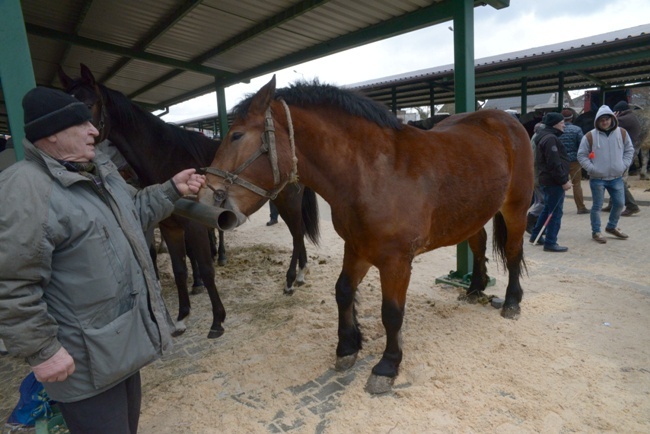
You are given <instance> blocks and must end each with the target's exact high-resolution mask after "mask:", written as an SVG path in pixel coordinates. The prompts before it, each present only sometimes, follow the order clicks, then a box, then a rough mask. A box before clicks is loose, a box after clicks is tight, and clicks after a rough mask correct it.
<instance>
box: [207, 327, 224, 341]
mask: <svg viewBox="0 0 650 434" xmlns="http://www.w3.org/2000/svg"><path fill="white" fill-rule="evenodd" d="M223 332H225V330H224V329H223V327H221V326H219V328H218V329H216V330H215V329H210V333H208V339H216V338H218V337H220V336H221V335H223Z"/></svg>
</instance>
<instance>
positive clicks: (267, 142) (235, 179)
mask: <svg viewBox="0 0 650 434" xmlns="http://www.w3.org/2000/svg"><path fill="white" fill-rule="evenodd" d="M281 102H282V104H283V106H284V109H285V113H286V114H287V119H288V123H289V138H290V142H291V153H292V168H291V174H290V176H289V177H288V178H287V180H286V181H284V182H282V183H280V168H279V166H278V152H277V148H276V146H275V124H274V123H273V116H272V114H271V106H269V107H268V108H267V109H266V113H265V120H264V132H263V133H262V144H261V146H260V147H259V149H258V150H257V151H256V152H255V153H253V155H251V156H250V157H249V158H248V159H247V160H246V161H244V163H242V164H241V165H240V166H239V167H238V168H237V169H235V170H234V171H233V172H226V171H225V170H221V169H217V168H215V167H204V168H202V169H201V170H202V171H203V172H205V173H209V174H211V175H216V176H219V177H221V178H223V180H224V183H225V189H226V190H228V189H230V186H231V185H233V184H236V185H239V186H241V187H244V188H246V189H248V190H250V191H252V192H253V193H255V194H257V195H259V196H262V197H265V198H267V199H271V200H274V199H275V198H276V197H277V196H278V193H279V192H280V191H282V189H283V188H284V187H285V186H286V185H287V184H288V183H289V182H297V181H298V175H297V172H298V171H297V163H298V160H297V158H296V146H295V142H294V136H293V124H292V123H291V113H290V111H289V107H288V106H287V103H286V102H285V101H284V100H281ZM263 154H268V156H269V161H270V163H271V169H272V171H273V187H274V188H273V189H272V190H265V189H263V188H261V187H258V186H256V185H255V184H253V183H251V182H249V181H246V180H245V179H242V178H240V177H239V174H240V173H241V172H243V171H244V170H245V169H246V168H247V167H248V166H250V165H251V164H252V163H253V161H255V160H257V158H258V157H260V156H261V155H263ZM208 188H210V189H211V190H212V191H213V192H214V194H215V199H217V200H219V199H218V198H217V195H218V196H220V197H221V198H220V200H221V201H223V200H225V197H223V196H224V195H223V194H222V193H220V192H218V191H216V190H215V189H214V187H212V186H210V185H209V184H208Z"/></svg>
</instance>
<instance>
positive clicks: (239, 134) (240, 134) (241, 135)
mask: <svg viewBox="0 0 650 434" xmlns="http://www.w3.org/2000/svg"><path fill="white" fill-rule="evenodd" d="M242 137H244V133H240V132H235V133H232V140H233V141H234V140H239V139H241V138H242Z"/></svg>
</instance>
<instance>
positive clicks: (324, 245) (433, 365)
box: [0, 180, 650, 434]
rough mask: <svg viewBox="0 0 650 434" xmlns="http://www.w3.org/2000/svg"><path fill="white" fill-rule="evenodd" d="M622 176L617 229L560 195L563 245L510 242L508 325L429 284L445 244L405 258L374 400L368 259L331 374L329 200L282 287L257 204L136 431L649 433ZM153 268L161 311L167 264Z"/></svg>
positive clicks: (638, 229)
mask: <svg viewBox="0 0 650 434" xmlns="http://www.w3.org/2000/svg"><path fill="white" fill-rule="evenodd" d="M631 183H632V192H633V194H634V196H635V197H636V199H637V200H638V201H639V202H640V203H641V205H642V206H641V209H642V211H641V213H640V214H637V215H635V216H633V217H627V218H621V221H620V223H619V226H620V227H621V229H622V230H623V231H624V232H627V233H629V234H630V239H629V240H626V241H621V240H617V239H614V238H609V239H608V243H607V244H605V245H599V244H596V243H595V242H593V241H592V240H591V231H590V226H589V215H577V214H576V212H575V205H574V204H573V200H572V199H571V198H567V201H566V202H565V207H564V209H565V215H564V218H563V220H562V229H561V231H560V236H559V241H560V243H561V244H562V245H566V246H568V247H569V252H568V253H563V254H557V253H548V252H543V251H542V248H541V247H537V246H533V245H531V244H529V243H528V242H526V243H525V258H526V262H527V265H528V276H527V277H525V278H524V279H523V282H522V286H523V288H524V291H525V294H524V300H523V303H522V314H521V317H520V318H519V319H518V320H516V321H511V320H505V319H503V318H502V317H501V316H500V315H499V311H498V310H497V309H494V308H493V307H491V306H490V305H469V304H466V303H464V302H462V301H459V300H458V296H459V294H460V293H461V290H460V289H458V288H456V287H454V286H450V285H445V284H437V283H435V279H436V278H437V277H441V276H444V275H446V274H447V273H448V272H449V271H450V270H453V269H455V267H456V248H455V247H448V248H444V249H439V250H437V251H434V252H430V253H427V254H424V255H422V256H419V257H418V258H416V260H415V262H414V265H413V276H412V279H411V284H410V287H409V292H408V299H407V300H408V301H407V314H406V318H405V322H404V326H403V329H402V330H403V341H404V359H403V362H402V364H401V369H400V374H399V376H398V378H397V380H396V381H395V385H394V388H393V391H392V392H391V393H388V394H385V395H381V396H371V395H369V394H368V393H367V392H365V391H364V386H365V383H366V380H367V378H368V375H369V374H370V370H371V368H372V366H374V364H375V363H377V362H378V360H379V357H380V355H381V353H382V351H383V349H384V346H385V334H384V329H383V326H382V324H381V318H380V301H381V292H380V286H379V279H378V273H377V272H376V270H375V269H371V271H370V273H369V274H368V276H367V277H366V278H365V280H364V281H363V283H362V284H361V287H360V291H359V303H358V306H357V307H358V312H359V321H360V323H361V327H362V330H363V333H364V336H365V342H364V348H363V350H362V351H361V352H360V354H359V360H358V361H357V364H356V365H355V366H354V367H353V368H352V369H351V370H349V371H347V372H344V373H339V372H336V371H334V370H333V367H334V363H335V348H336V344H337V310H336V302H335V299H334V284H335V282H336V279H337V277H338V274H339V272H340V266H341V261H342V251H343V243H342V241H341V239H340V238H339V237H338V235H337V234H336V233H335V232H334V230H333V228H332V225H331V221H330V216H329V210H328V209H327V206H326V204H322V205H321V231H322V242H321V245H320V247H315V246H313V245H308V247H307V248H308V252H309V259H310V274H308V275H307V284H306V285H304V286H302V287H300V288H298V289H297V291H296V293H295V294H294V295H293V296H285V295H283V294H282V288H283V285H284V274H285V272H286V267H287V265H288V262H289V257H290V249H291V237H290V235H289V232H288V231H287V229H286V226H285V225H284V223H282V222H280V223H279V224H277V225H275V226H272V227H267V226H265V223H266V221H267V220H268V206H265V207H263V208H262V209H261V210H260V211H259V212H258V213H256V214H255V215H253V216H251V218H250V221H249V222H247V223H246V224H245V225H243V226H241V227H240V228H238V229H236V230H235V231H234V232H232V233H229V234H227V236H226V238H227V249H228V255H229V262H228V264H227V265H226V266H225V267H217V268H216V271H217V284H218V288H219V292H220V294H221V297H222V300H223V303H224V305H225V306H226V310H227V312H228V316H227V319H226V322H225V324H224V327H225V328H226V332H225V334H224V335H223V336H222V337H220V338H218V339H215V340H208V339H207V338H206V336H207V333H208V328H209V325H210V321H211V314H210V311H209V302H208V296H207V294H205V293H203V294H199V295H196V296H193V298H192V302H193V314H192V316H191V317H190V319H189V320H188V321H187V326H188V330H187V332H186V333H185V334H184V335H183V336H181V337H179V338H177V339H176V347H175V351H174V354H173V355H172V356H171V357H169V358H168V359H167V360H163V361H158V362H156V363H154V364H153V365H151V366H149V367H147V368H145V369H144V370H143V371H142V378H143V394H144V398H143V407H142V416H141V420H140V432H141V433H142V434H153V433H156V434H166V433H170V434H171V433H197V434H198V433H234V434H240V433H241V434H244V433H284V432H290V433H352V432H354V433H373V434H374V433H393V434H397V433H409V434H410V433H518V434H519V433H574V432H575V433H593V432H600V433H648V432H650V333H649V330H650V278H649V277H648V271H649V270H648V254H647V252H648V250H647V249H648V247H649V241H650V231H649V230H648V229H649V223H650V207H648V205H650V192H645V191H644V190H645V189H647V188H650V181H637V180H632V182H631ZM583 186H584V188H585V195H586V196H587V198H588V199H589V200H590V198H589V196H590V192H589V187H588V184H587V183H586V182H583ZM587 205H588V206H590V202H588V203H587ZM601 215H602V218H603V219H606V214H605V213H602V214H601ZM604 221H605V220H603V223H604ZM488 228H489V225H488ZM488 232H489V229H488ZM490 242H491V238H490ZM163 260H164V261H166V255H163ZM162 269H163V270H164V277H163V279H164V282H163V283H164V291H165V297H166V300H167V301H168V305H169V308H170V311H171V312H172V313H173V314H174V315H175V312H176V305H177V301H176V293H175V289H174V287H173V281H172V276H171V269H170V267H169V264H168V262H165V263H164V264H163V266H162ZM488 270H489V272H490V275H491V276H492V277H495V278H496V284H495V286H492V287H489V288H488V290H487V293H488V294H494V295H496V296H498V297H503V296H504V294H505V286H506V282H507V279H506V275H505V274H504V273H503V270H500V269H497V266H496V261H494V260H492V261H491V262H490V263H489V264H488ZM5 359H7V358H0V372H4V371H6V369H5V368H6V367H7V366H8V362H6V361H5ZM12 375H14V376H15V377H16V379H17V381H19V380H20V378H21V377H19V376H18V374H16V373H14V374H12ZM14 382H15V380H14ZM0 386H2V390H3V393H2V395H3V397H2V401H3V402H2V403H3V404H5V406H6V403H7V402H13V403H15V400H16V399H17V388H15V389H8V388H7V387H5V385H0ZM7 391H9V392H8V393H9V395H6V393H7ZM2 416H4V413H3V414H2Z"/></svg>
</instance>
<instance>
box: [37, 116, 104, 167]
mask: <svg viewBox="0 0 650 434" xmlns="http://www.w3.org/2000/svg"><path fill="white" fill-rule="evenodd" d="M98 135H99V132H98V131H97V128H95V127H94V126H93V124H92V123H90V121H87V122H84V123H83V124H80V125H75V126H72V127H69V128H66V129H65V130H63V131H59V132H58V133H55V134H53V135H51V136H49V137H44V138H42V139H40V140H37V143H36V146H37V147H38V148H39V149H41V150H42V151H43V152H45V153H47V154H48V155H51V156H52V157H54V158H56V159H58V160H65V161H74V162H77V163H87V162H89V161H90V160H92V159H93V158H95V137H97V136H98Z"/></svg>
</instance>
